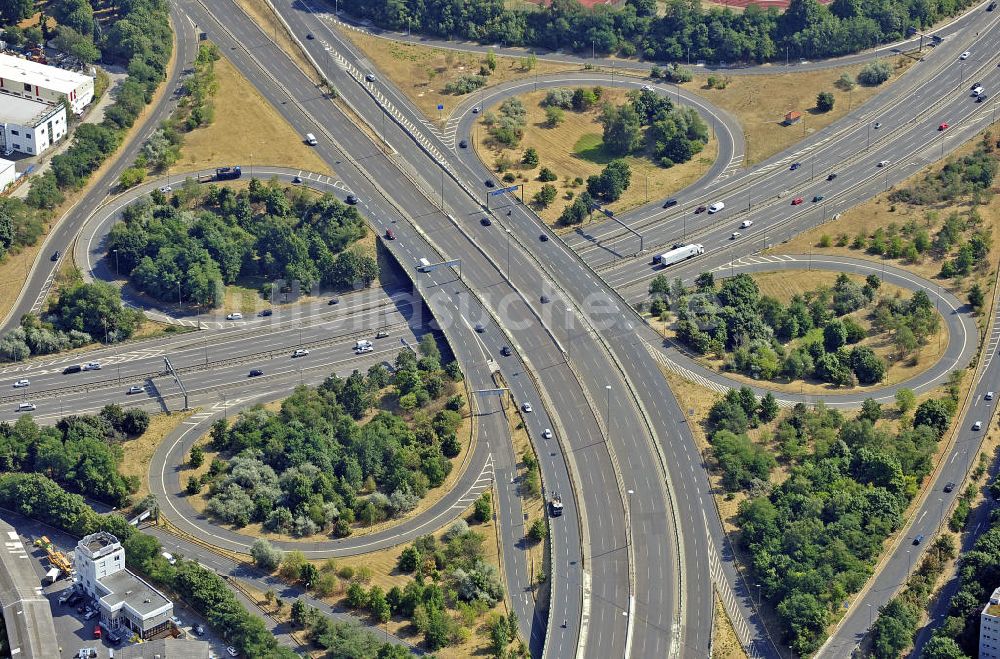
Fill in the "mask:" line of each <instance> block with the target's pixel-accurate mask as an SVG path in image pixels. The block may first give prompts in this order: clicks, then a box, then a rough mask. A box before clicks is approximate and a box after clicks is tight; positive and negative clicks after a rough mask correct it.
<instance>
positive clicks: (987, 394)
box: [983, 391, 993, 400]
mask: <svg viewBox="0 0 1000 659" xmlns="http://www.w3.org/2000/svg"><path fill="white" fill-rule="evenodd" d="M983 400H993V392H992V391H987V392H986V395H985V396H983Z"/></svg>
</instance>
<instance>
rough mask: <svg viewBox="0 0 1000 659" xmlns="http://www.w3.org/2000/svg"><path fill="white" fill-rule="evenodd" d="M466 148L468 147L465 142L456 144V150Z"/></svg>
mask: <svg viewBox="0 0 1000 659" xmlns="http://www.w3.org/2000/svg"><path fill="white" fill-rule="evenodd" d="M468 147H469V143H468V142H466V141H465V140H462V141H461V142H459V143H458V148H460V149H467V148H468Z"/></svg>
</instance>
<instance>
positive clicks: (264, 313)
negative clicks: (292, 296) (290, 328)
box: [257, 309, 274, 318]
mask: <svg viewBox="0 0 1000 659" xmlns="http://www.w3.org/2000/svg"><path fill="white" fill-rule="evenodd" d="M273 314H274V311H272V310H271V309H261V310H260V311H258V312H257V317H258V318H267V317H268V316H271V315H273Z"/></svg>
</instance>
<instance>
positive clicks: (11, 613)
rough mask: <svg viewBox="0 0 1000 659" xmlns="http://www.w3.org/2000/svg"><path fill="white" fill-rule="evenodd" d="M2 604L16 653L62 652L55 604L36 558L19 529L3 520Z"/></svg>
mask: <svg viewBox="0 0 1000 659" xmlns="http://www.w3.org/2000/svg"><path fill="white" fill-rule="evenodd" d="M0 541H2V546H0V604H2V605H3V617H4V621H5V622H6V623H7V640H8V642H9V644H10V649H11V653H12V654H14V656H17V657H26V658H29V657H38V658H39V659H43V658H48V657H58V656H59V644H58V642H57V640H56V628H55V625H54V624H53V622H52V607H51V606H50V605H49V600H48V599H46V597H45V596H44V595H43V594H42V584H41V579H40V578H39V577H38V574H37V573H36V572H35V568H34V566H33V565H32V561H34V560H35V558H34V557H33V556H32V555H31V552H30V551H29V549H28V548H27V547H25V546H24V543H23V542H22V541H21V538H20V537H19V536H18V535H17V531H15V530H14V527H13V526H11V525H10V524H7V523H6V522H4V521H3V520H0Z"/></svg>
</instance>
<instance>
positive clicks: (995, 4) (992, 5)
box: [986, 2, 997, 11]
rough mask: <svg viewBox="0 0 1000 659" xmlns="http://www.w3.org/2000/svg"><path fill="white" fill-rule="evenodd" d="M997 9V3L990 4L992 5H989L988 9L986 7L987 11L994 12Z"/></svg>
mask: <svg viewBox="0 0 1000 659" xmlns="http://www.w3.org/2000/svg"><path fill="white" fill-rule="evenodd" d="M996 8H997V3H995V2H991V3H990V4H989V5H988V6H987V7H986V11H993V10H994V9H996Z"/></svg>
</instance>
